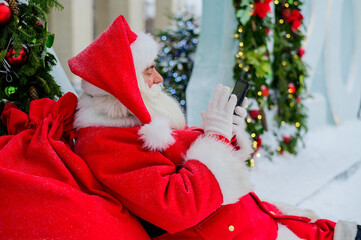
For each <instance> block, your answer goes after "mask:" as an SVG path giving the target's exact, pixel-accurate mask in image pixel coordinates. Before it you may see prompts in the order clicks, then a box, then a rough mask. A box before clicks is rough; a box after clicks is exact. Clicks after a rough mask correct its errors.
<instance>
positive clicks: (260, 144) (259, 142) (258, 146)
mask: <svg viewBox="0 0 361 240" xmlns="http://www.w3.org/2000/svg"><path fill="white" fill-rule="evenodd" d="M256 142H257V148H260V147H261V146H262V138H261V137H258V139H257V140H256Z"/></svg>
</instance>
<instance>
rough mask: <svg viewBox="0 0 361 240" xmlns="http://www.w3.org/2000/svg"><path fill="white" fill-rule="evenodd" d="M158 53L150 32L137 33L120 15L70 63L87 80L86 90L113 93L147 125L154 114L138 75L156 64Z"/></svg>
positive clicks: (94, 92) (84, 87)
mask: <svg viewBox="0 0 361 240" xmlns="http://www.w3.org/2000/svg"><path fill="white" fill-rule="evenodd" d="M157 53H158V44H157V43H156V41H155V40H154V39H153V38H152V37H151V36H150V35H148V34H145V33H139V34H138V35H137V34H136V33H134V32H133V31H132V30H131V29H130V27H129V25H128V23H127V21H126V20H125V18H124V16H122V15H121V16H119V17H118V18H117V19H115V21H114V22H113V23H112V24H111V25H110V26H109V27H108V29H107V30H105V31H104V32H103V33H102V34H101V35H100V36H99V37H98V38H97V39H95V40H94V42H92V43H91V44H90V45H89V46H88V47H87V48H86V49H84V50H83V51H82V52H81V53H79V54H78V55H77V56H75V57H73V58H71V59H70V60H69V62H68V63H69V67H70V70H71V71H72V72H73V73H74V74H75V75H77V76H79V77H81V78H82V79H83V80H85V81H86V82H83V83H82V87H83V90H84V91H85V92H86V93H88V94H90V95H93V96H99V95H105V94H108V93H109V94H111V95H113V96H114V97H116V98H117V99H118V100H119V101H120V102H121V103H122V104H123V105H124V106H125V107H126V108H127V109H128V110H129V111H131V112H132V113H133V114H134V115H135V116H136V117H137V118H138V119H139V120H140V121H141V122H142V123H143V124H147V123H150V122H151V117H150V114H149V112H148V110H147V108H146V107H145V104H144V102H143V99H142V97H141V94H140V91H139V87H138V82H137V77H136V76H137V74H141V73H142V72H143V71H144V70H145V69H146V68H147V67H149V66H150V65H151V64H152V63H153V61H154V59H155V58H156V56H157ZM104 91H105V92H104Z"/></svg>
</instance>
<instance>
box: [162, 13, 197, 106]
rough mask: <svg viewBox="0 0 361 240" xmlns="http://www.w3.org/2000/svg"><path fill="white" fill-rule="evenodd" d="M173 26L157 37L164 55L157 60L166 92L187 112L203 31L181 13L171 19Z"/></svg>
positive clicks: (191, 17) (192, 20)
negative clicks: (196, 57) (187, 93)
mask: <svg viewBox="0 0 361 240" xmlns="http://www.w3.org/2000/svg"><path fill="white" fill-rule="evenodd" d="M171 20H172V25H171V27H169V28H168V29H166V30H164V31H160V32H159V33H158V34H157V38H158V40H159V42H160V47H161V49H162V51H161V52H160V54H159V57H158V59H157V60H156V66H157V70H158V71H159V73H160V74H161V75H162V76H163V79H164V87H165V89H166V90H167V91H168V92H169V94H171V95H172V96H173V97H175V98H176V99H177V100H178V101H179V102H180V104H181V106H182V108H183V110H184V111H186V93H185V91H186V88H187V85H188V82H189V78H190V76H191V74H192V69H193V62H194V57H195V52H196V48H197V44H198V37H199V32H200V27H199V24H198V21H197V20H196V19H194V17H193V15H192V14H190V13H187V12H179V13H177V14H176V15H174V16H172V17H171Z"/></svg>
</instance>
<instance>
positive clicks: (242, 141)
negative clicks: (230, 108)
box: [235, 130, 253, 161]
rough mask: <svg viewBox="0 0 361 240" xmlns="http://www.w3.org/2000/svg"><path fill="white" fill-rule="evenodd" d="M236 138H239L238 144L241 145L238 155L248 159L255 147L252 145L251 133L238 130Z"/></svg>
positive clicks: (241, 158)
mask: <svg viewBox="0 0 361 240" xmlns="http://www.w3.org/2000/svg"><path fill="white" fill-rule="evenodd" d="M236 140H237V146H239V147H240V149H239V150H238V151H236V152H235V153H236V154H237V157H238V158H239V159H240V160H242V161H246V160H247V159H249V158H250V157H251V154H252V153H253V147H252V141H251V138H250V135H249V134H248V133H247V132H245V131H244V130H242V131H238V132H237V133H236Z"/></svg>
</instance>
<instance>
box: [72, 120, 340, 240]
mask: <svg viewBox="0 0 361 240" xmlns="http://www.w3.org/2000/svg"><path fill="white" fill-rule="evenodd" d="M142 128H143V127H131V128H119V127H86V128H83V129H80V130H79V136H78V140H77V143H76V146H75V151H76V153H77V154H78V155H80V156H81V157H82V158H83V159H84V160H85V161H86V162H87V164H88V165H89V167H90V169H91V170H92V171H93V173H94V174H95V175H96V177H97V179H99V180H100V181H101V182H102V183H103V184H104V185H105V186H106V188H107V189H108V190H109V192H111V193H112V194H113V196H115V197H116V198H117V199H118V200H119V201H120V202H121V203H122V204H123V205H124V207H125V208H126V209H128V210H129V211H130V212H131V213H133V214H135V215H137V216H138V217H140V218H142V219H145V220H146V221H148V222H151V223H152V224H154V225H156V226H158V227H160V228H162V229H164V230H166V231H167V232H168V233H167V234H164V235H162V236H159V237H156V238H155V239H158V240H164V239H242V240H246V239H247V240H248V239H249V240H254V239H259V240H275V239H287V240H290V239H310V240H316V239H318V240H322V239H327V240H332V239H333V229H334V226H335V223H333V222H331V221H328V220H318V221H316V222H314V223H311V222H310V221H311V220H310V219H308V218H306V217H299V216H289V215H283V214H282V213H281V212H280V211H279V210H278V209H277V208H276V207H275V206H273V205H272V204H269V203H266V202H262V201H260V200H259V198H258V197H257V196H256V195H255V194H254V193H249V192H250V189H251V188H250V186H249V185H248V184H249V183H248V182H247V178H246V177H245V176H246V175H247V174H246V171H243V170H242V169H239V168H236V170H235V171H237V172H232V170H231V169H230V168H228V167H229V166H228V167H227V164H229V165H231V166H232V164H230V163H229V162H227V158H232V157H235V155H234V154H235V153H234V152H232V151H233V150H231V149H232V147H230V146H229V144H228V143H225V142H222V141H219V140H218V139H211V138H207V137H204V136H202V135H203V134H202V132H200V131H198V130H195V129H187V130H174V131H172V137H173V138H174V139H173V140H172V141H171V142H170V143H169V144H165V145H164V144H162V146H160V147H156V146H151V147H150V144H151V143H150V140H151V139H152V137H151V136H144V135H142V132H143V133H144V132H146V131H143V130H142ZM160 132H161V131H160ZM153 137H154V136H153ZM148 140H149V142H148V143H147V141H148ZM149 148H152V150H151V151H150V150H149ZM227 151H228V152H227ZM220 152H221V156H220V154H219V153H220ZM222 155H223V156H222ZM207 157H209V158H210V159H211V158H215V159H217V161H222V160H223V167H224V168H225V169H223V170H224V171H223V170H221V169H217V168H218V166H219V165H217V166H216V167H215V166H214V165H213V163H212V160H210V159H206V158H207ZM220 157H223V158H220ZM221 165H222V163H221ZM232 167H234V165H233V166H232ZM239 171H243V172H239ZM235 174H237V175H244V176H243V177H242V176H241V177H239V178H237V177H235V176H236V175H235ZM227 176H230V178H229V179H231V180H230V181H229V182H227V180H226V182H224V181H222V180H221V178H227ZM227 183H228V184H232V185H235V186H236V188H234V189H236V190H235V191H236V192H237V189H238V190H240V191H239V192H237V193H235V195H234V196H230V195H232V193H230V191H229V190H228V189H227V186H226V184H227ZM231 189H232V188H231ZM242 193H243V195H242ZM237 194H241V196H243V197H241V196H239V197H236V195H237ZM232 197H233V200H234V202H233V203H232V202H231V201H232V200H230V199H232ZM234 197H236V198H234ZM238 199H239V200H238ZM224 201H227V203H229V204H227V205H225V204H224ZM222 203H223V205H222ZM279 224H283V225H285V226H287V228H288V229H290V230H291V231H292V232H293V234H291V235H292V236H291V235H287V234H286V235H284V234H283V235H282V234H281V235H282V236H281V235H280V234H279V231H278V226H279ZM287 236H291V237H292V238H288V237H287ZM296 236H297V237H296Z"/></svg>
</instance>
